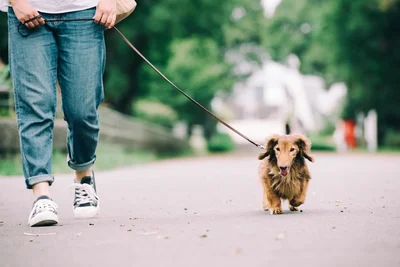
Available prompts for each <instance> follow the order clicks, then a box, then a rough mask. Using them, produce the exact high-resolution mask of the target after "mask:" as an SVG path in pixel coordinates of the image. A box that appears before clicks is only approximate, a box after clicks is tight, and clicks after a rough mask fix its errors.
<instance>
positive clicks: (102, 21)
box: [100, 13, 109, 25]
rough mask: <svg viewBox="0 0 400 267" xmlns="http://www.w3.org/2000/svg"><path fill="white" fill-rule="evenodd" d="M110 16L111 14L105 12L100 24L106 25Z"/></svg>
mask: <svg viewBox="0 0 400 267" xmlns="http://www.w3.org/2000/svg"><path fill="white" fill-rule="evenodd" d="M108 17H109V14H106V13H103V14H102V15H101V20H100V24H103V25H106V23H107V19H108Z"/></svg>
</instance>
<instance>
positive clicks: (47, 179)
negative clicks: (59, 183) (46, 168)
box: [25, 174, 54, 189]
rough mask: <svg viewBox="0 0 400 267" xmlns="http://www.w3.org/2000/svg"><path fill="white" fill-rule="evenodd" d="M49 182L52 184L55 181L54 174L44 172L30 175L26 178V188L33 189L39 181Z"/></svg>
mask: <svg viewBox="0 0 400 267" xmlns="http://www.w3.org/2000/svg"><path fill="white" fill-rule="evenodd" d="M42 182H48V183H49V185H51V184H52V183H53V182H54V176H53V175H50V174H43V175H37V176H32V177H29V178H28V179H26V180H25V183H26V188H28V189H32V186H34V185H35V184H38V183H42Z"/></svg>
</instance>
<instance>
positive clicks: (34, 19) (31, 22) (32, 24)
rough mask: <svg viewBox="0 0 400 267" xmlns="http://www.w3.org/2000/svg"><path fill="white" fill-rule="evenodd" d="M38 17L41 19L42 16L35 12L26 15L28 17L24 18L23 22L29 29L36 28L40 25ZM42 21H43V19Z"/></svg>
mask: <svg viewBox="0 0 400 267" xmlns="http://www.w3.org/2000/svg"><path fill="white" fill-rule="evenodd" d="M39 19H41V20H43V18H42V17H41V16H40V14H39V13H37V12H36V14H34V15H31V16H29V17H28V19H26V20H24V22H23V24H24V25H25V26H26V27H28V28H30V29H32V28H36V27H39V26H40V25H41V23H40V21H39ZM43 22H44V20H43Z"/></svg>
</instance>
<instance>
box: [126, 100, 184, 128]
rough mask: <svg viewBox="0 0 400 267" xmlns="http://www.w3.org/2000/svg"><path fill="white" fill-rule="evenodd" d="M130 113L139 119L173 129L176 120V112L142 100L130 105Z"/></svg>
mask: <svg viewBox="0 0 400 267" xmlns="http://www.w3.org/2000/svg"><path fill="white" fill-rule="evenodd" d="M132 113H133V114H134V115H135V117H137V118H139V119H142V120H145V121H148V122H151V123H155V124H158V125H161V126H164V127H169V128H171V127H173V124H174V122H176V121H177V118H178V116H177V114H176V112H175V111H174V110H173V109H172V108H170V107H169V106H167V105H165V104H163V103H161V102H155V101H149V100H144V99H142V100H138V101H136V102H135V103H134V104H133V105H132Z"/></svg>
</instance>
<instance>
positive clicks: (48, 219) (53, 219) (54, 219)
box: [28, 212, 58, 227]
mask: <svg viewBox="0 0 400 267" xmlns="http://www.w3.org/2000/svg"><path fill="white" fill-rule="evenodd" d="M28 223H29V225H30V226H31V227H36V226H50V225H55V224H57V223H58V216H57V215H56V214H54V213H53V212H41V213H40V214H38V215H36V216H35V217H34V218H32V219H31V220H29V222H28Z"/></svg>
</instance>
